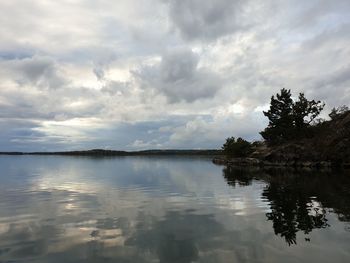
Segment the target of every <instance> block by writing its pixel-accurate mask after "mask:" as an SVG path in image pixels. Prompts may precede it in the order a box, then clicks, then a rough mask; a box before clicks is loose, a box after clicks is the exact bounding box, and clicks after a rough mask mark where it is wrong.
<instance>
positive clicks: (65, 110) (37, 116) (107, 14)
mask: <svg viewBox="0 0 350 263" xmlns="http://www.w3.org/2000/svg"><path fill="white" fill-rule="evenodd" d="M0 25H1V26H0V135H1V136H0V151H49V150H72V149H90V148H107V149H121V150H139V149H153V148H217V147H220V146H221V145H222V143H223V142H224V140H225V138H226V137H228V136H236V137H237V136H241V137H243V138H245V139H248V140H255V139H260V136H259V133H258V132H259V131H261V130H262V129H263V128H264V127H265V126H266V124H267V120H266V118H265V117H264V116H263V114H262V110H263V109H266V107H268V104H269V101H270V97H271V95H272V94H275V93H276V92H278V91H279V90H280V89H281V88H288V89H292V92H293V94H294V95H295V96H296V95H297V94H298V93H299V92H305V94H306V97H307V98H309V99H318V100H322V101H324V102H325V103H326V105H327V107H326V109H325V114H326V113H327V111H329V110H330V108H332V107H334V106H340V105H344V104H347V105H349V102H350V1H349V0H332V1H331V0H308V1H305V0H300V1H299V0H285V1H279V0H275V1H274V0H266V1H261V0H256V1H255V0H118V1H110V0H52V1H50V0H31V1H30V0H11V1H0Z"/></svg>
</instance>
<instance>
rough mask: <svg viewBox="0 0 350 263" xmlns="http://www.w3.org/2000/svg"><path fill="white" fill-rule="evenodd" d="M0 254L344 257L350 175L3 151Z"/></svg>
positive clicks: (140, 258) (45, 258) (135, 258)
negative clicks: (16, 153)
mask: <svg viewBox="0 0 350 263" xmlns="http://www.w3.org/2000/svg"><path fill="white" fill-rule="evenodd" d="M0 171H1V174H0V262H60V263H61V262H65V263H66V262H179V263H180V262H181V263H186V262H350V223H349V222H350V174H349V173H345V172H333V173H331V172H322V173H321V172H307V171H304V172H302V173H299V174H296V173H292V172H288V171H278V170H277V171H276V170H274V171H273V170H271V171H257V170H239V169H238V170H227V169H224V167H222V166H215V165H213V164H212V163H211V161H210V160H209V159H200V158H139V157H130V158H102V159H101V158H100V159H96V158H86V157H85V158H79V157H55V156H51V157H50V156H48V157H40V156H18V157H16V156H14V157H11V156H8V157H7V156H3V157H0Z"/></svg>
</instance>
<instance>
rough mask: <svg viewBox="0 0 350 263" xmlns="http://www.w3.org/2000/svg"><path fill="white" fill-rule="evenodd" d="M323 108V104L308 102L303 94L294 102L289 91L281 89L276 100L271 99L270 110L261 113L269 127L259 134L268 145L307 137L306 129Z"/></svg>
mask: <svg viewBox="0 0 350 263" xmlns="http://www.w3.org/2000/svg"><path fill="white" fill-rule="evenodd" d="M323 108H324V103H321V101H315V100H311V101H309V100H307V99H306V98H305V95H304V94H303V93H300V94H299V97H298V101H296V102H294V101H293V99H292V97H291V92H290V90H286V89H282V90H281V91H280V94H276V98H275V97H274V96H272V97H271V102H270V109H269V110H268V111H266V112H265V111H264V112H263V113H264V115H265V116H266V117H267V118H268V119H269V125H268V126H267V128H265V130H264V131H262V132H260V134H261V136H262V137H263V138H264V139H265V140H266V142H267V143H269V144H278V143H282V142H285V141H288V140H293V139H300V138H303V137H306V136H309V134H308V129H307V128H308V127H309V126H310V124H311V123H312V122H313V121H314V120H315V118H316V117H317V116H318V115H319V114H320V112H321V111H322V110H323Z"/></svg>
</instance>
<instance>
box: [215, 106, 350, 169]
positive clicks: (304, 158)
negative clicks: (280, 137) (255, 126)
mask: <svg viewBox="0 0 350 263" xmlns="http://www.w3.org/2000/svg"><path fill="white" fill-rule="evenodd" d="M313 129H316V130H315V131H314V133H315V134H316V135H315V136H313V137H310V138H304V139H302V140H298V141H289V142H286V143H283V144H280V145H274V146H268V145H266V144H265V143H261V145H259V146H258V147H256V148H255V149H254V152H253V153H252V154H250V155H249V156H248V157H247V158H231V157H225V156H219V157H216V158H214V160H213V162H214V163H215V164H222V165H228V166H277V167H310V168H327V167H346V168H350V112H346V113H344V114H342V115H340V116H339V117H337V118H336V119H333V120H330V121H325V122H323V123H322V124H321V125H319V126H315V127H314V128H313Z"/></svg>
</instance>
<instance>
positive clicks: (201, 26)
mask: <svg viewBox="0 0 350 263" xmlns="http://www.w3.org/2000/svg"><path fill="white" fill-rule="evenodd" d="M248 2H249V1H241V0H216V1H201V0H189V1H181V0H168V1H167V3H168V6H169V17H170V19H171V21H172V22H173V25H174V27H175V28H176V30H178V31H179V32H180V34H181V35H182V36H183V37H184V38H185V39H189V40H194V39H198V40H212V39H216V38H217V37H220V36H224V35H226V34H230V33H234V32H236V31H238V30H243V29H245V28H247V27H248V26H249V25H250V24H251V21H252V20H250V21H249V20H247V19H244V18H245V16H247V15H248V14H247V12H248V10H247V9H248V8H247V5H248Z"/></svg>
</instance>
